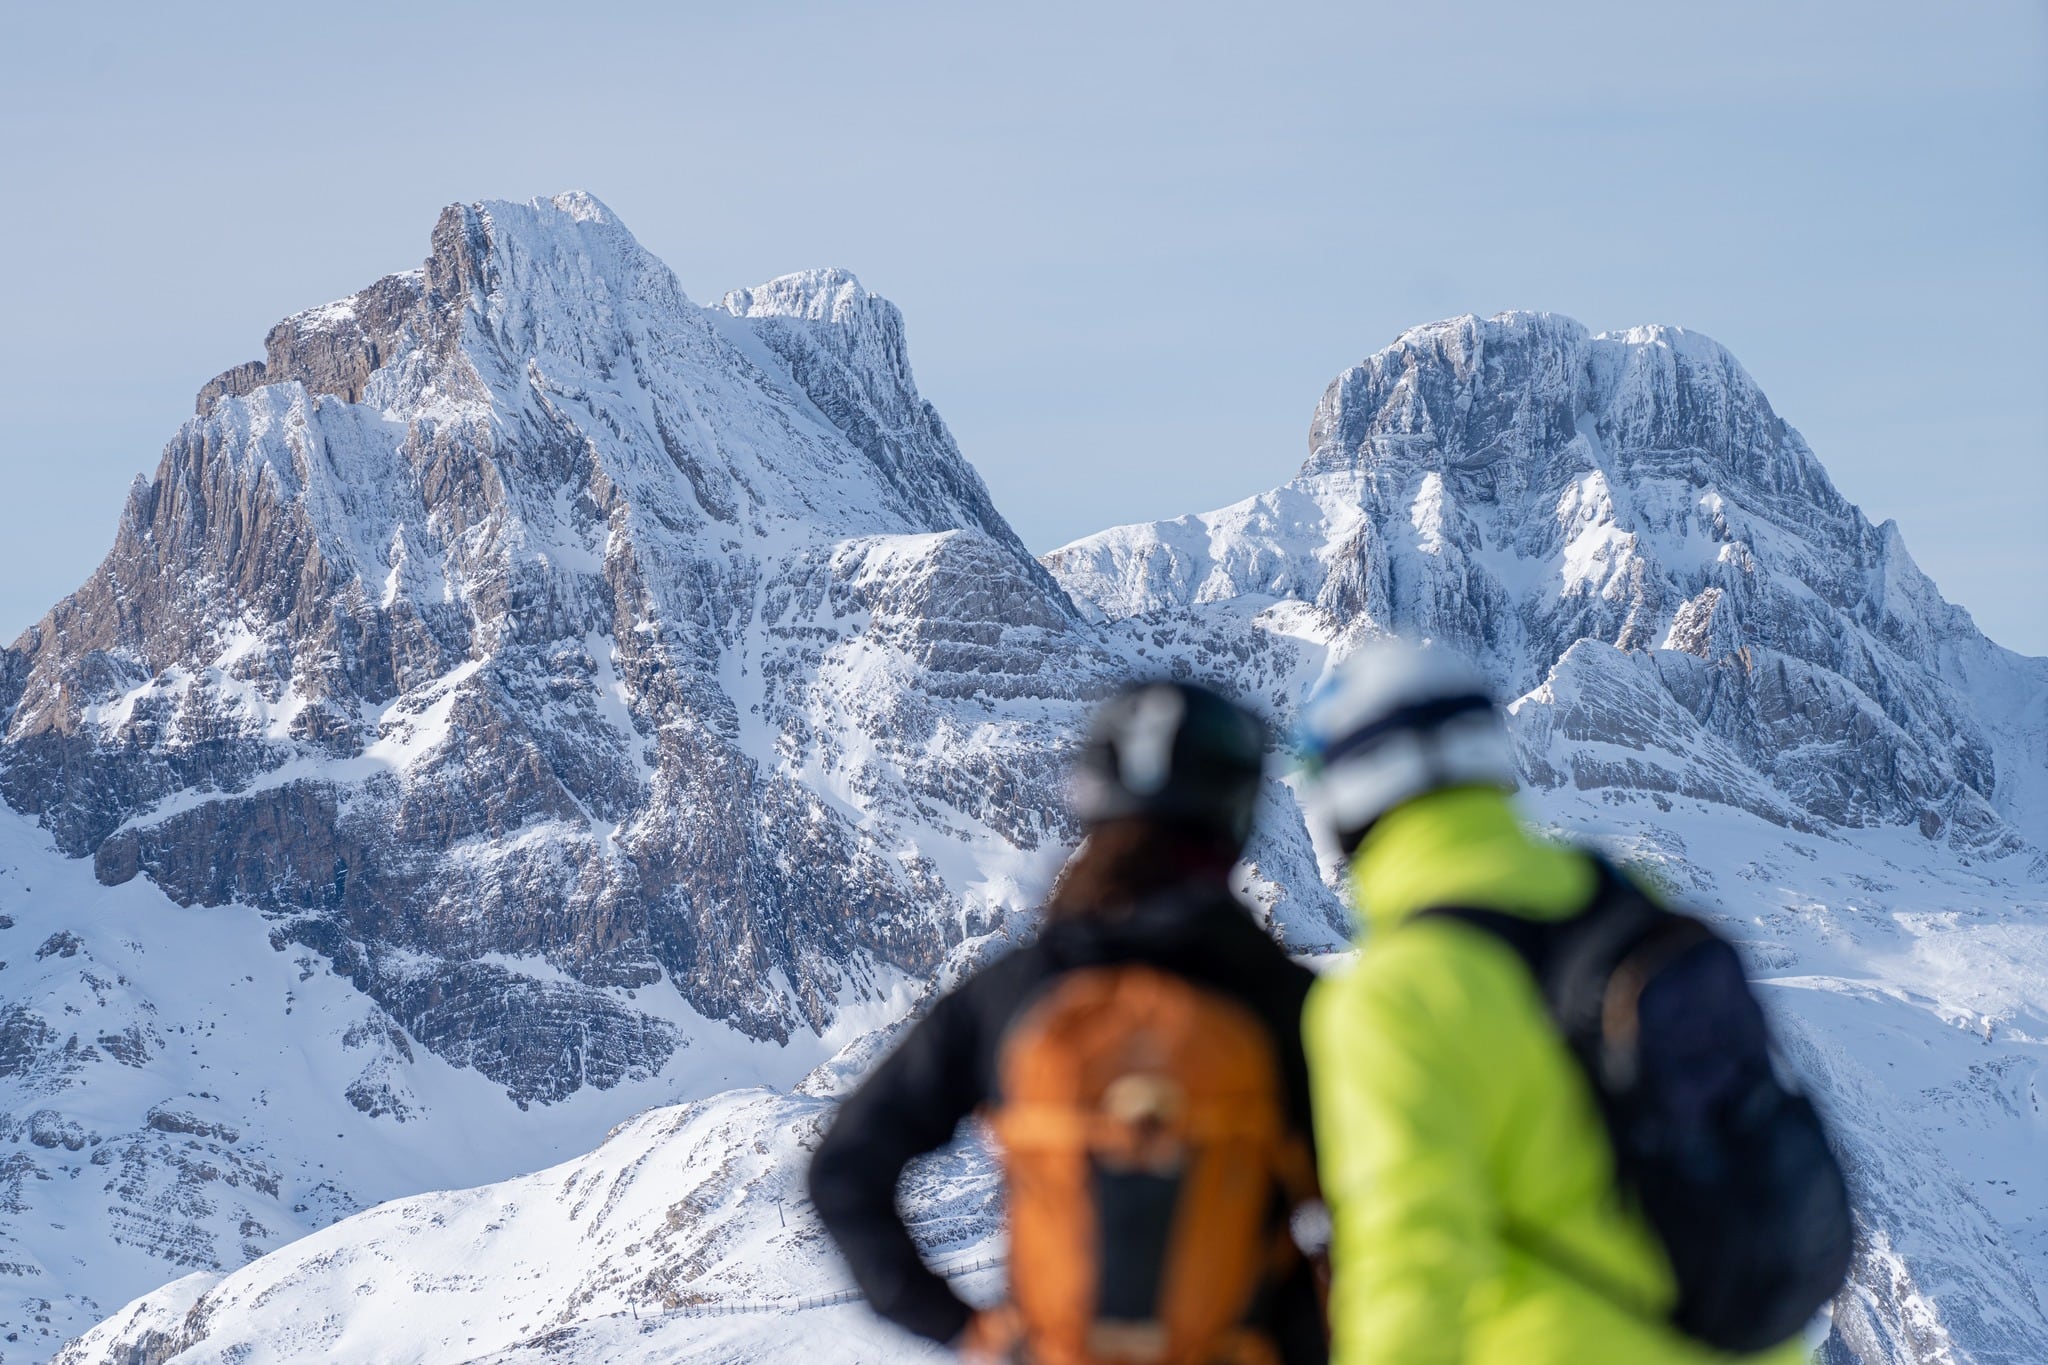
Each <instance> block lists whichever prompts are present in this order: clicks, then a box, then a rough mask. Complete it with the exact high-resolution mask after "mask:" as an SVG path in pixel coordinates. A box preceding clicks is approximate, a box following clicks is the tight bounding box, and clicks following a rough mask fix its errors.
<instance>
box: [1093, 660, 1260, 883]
mask: <svg viewBox="0 0 2048 1365" xmlns="http://www.w3.org/2000/svg"><path fill="white" fill-rule="evenodd" d="M1265 756H1266V726H1265V724H1264V722H1262V721H1261V720H1259V718H1258V717H1257V716H1254V715H1253V714H1252V713H1251V712H1249V711H1247V710H1245V709H1244V708H1243V707H1241V706H1238V705H1236V704H1234V703H1232V702H1228V701H1225V700H1224V699H1223V698H1222V697H1219V696H1217V695H1216V694H1215V693H1214V692H1211V691H1209V690H1208V689H1207V688H1205V687H1196V686H1194V685H1193V684H1191V683H1178V682H1152V683H1141V684H1139V685H1138V686H1135V687H1132V688H1129V689H1128V690H1126V691H1124V692H1122V693H1120V694H1118V695H1117V696H1115V697H1112V698H1111V699H1110V700H1109V701H1107V702H1104V703H1103V704H1102V707H1101V708H1100V709H1099V710H1097V711H1096V713H1095V718H1094V721H1093V723H1092V724H1091V725H1090V726H1089V730H1088V738H1087V741H1086V742H1085V743H1083V744H1082V746H1081V753H1080V756H1079V757H1078V758H1077V759H1076V760H1075V762H1074V772H1073V780H1072V784H1071V787H1070V804H1071V805H1072V807H1073V811H1074V815H1075V818H1077V819H1078V820H1080V821H1081V823H1082V824H1084V825H1096V824H1101V823H1102V822H1103V821H1105V820H1122V819H1148V820H1159V821H1163V822H1166V823H1170V824H1178V825H1186V826H1190V827H1192V828H1197V829H1201V830H1204V831H1206V832H1209V833H1213V834H1216V835H1218V836H1219V837H1221V838H1224V839H1228V840H1230V841H1231V842H1232V844H1233V845H1234V846H1235V847H1237V848H1243V847H1244V843H1245V840H1246V839H1248V838H1249V837H1250V836H1251V830H1252V809H1253V807H1254V806H1255V805H1256V804H1257V803H1258V798H1259V777H1260V774H1261V772H1262V771H1263V769H1264V766H1265Z"/></svg>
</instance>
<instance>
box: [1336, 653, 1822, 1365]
mask: <svg viewBox="0 0 2048 1365" xmlns="http://www.w3.org/2000/svg"><path fill="white" fill-rule="evenodd" d="M1305 729H1306V730H1307V734H1308V740H1309V745H1310V748H1311V750H1312V752H1314V753H1315V754H1316V755H1317V759H1318V763H1317V771H1316V774H1315V777H1314V779H1313V781H1312V783H1311V791H1310V795H1311V801H1312V804H1313V805H1316V806H1319V807H1320V808H1321V814H1322V816H1323V818H1324V820H1325V821H1326V823H1327V824H1328V825H1329V826H1330V827H1331V828H1332V829H1333V831H1334V832H1335V833H1336V835H1337V837H1338V840H1339V842H1340V844H1341V846H1342V847H1343V848H1344V850H1345V852H1346V854H1347V855H1348V856H1349V857H1350V858H1351V888H1352V895H1353V899H1354V903H1355V906H1356V908H1357V910H1358V912H1359V913H1360V916H1361V918H1362V920H1363V926H1364V930H1365V933H1364V943H1363V948H1362V951H1361V952H1360V954H1359V957H1358V959H1357V962H1356V964H1355V965H1354V966H1353V967H1352V968H1350V969H1349V970H1344V971H1339V972H1334V973H1332V974H1330V975H1328V976H1326V977H1324V978H1323V979H1322V980H1320V981H1319V982H1318V983H1317V985H1316V987H1315V988H1314V990H1313V991H1312V992H1311V993H1310V997H1309V1003H1308V1006H1307V1009H1306V1011H1305V1013H1304V1017H1303V1034H1304V1040H1305V1043H1306V1047H1307V1053H1308V1059H1309V1069H1310V1084H1311V1089H1312V1093H1313V1096H1314V1104H1315V1126H1316V1136H1317V1141H1318V1147H1319V1152H1320V1158H1319V1159H1320V1163H1321V1167H1322V1180H1323V1189H1324V1194H1325V1198H1326V1199H1327V1201H1328V1203H1329V1207H1330V1213H1331V1219H1332V1225H1333V1232H1332V1237H1333V1240H1332V1245H1331V1260H1332V1270H1333V1278H1332V1283H1331V1292H1330V1319H1331V1332H1332V1348H1333V1349H1332V1353H1331V1359H1332V1360H1333V1361H1335V1362H1338V1363H1339V1365H1372V1363H1373V1362H1382V1361H1384V1362H1388V1363H1389V1365H1393V1363H1394V1362H1398V1363H1399V1365H1435V1363H1436V1362H1443V1365H1452V1362H1457V1363H1458V1365H1650V1363H1651V1362H1673V1363H1674V1365H1689V1363H1690V1362H1707V1361H1727V1360H1731V1359H1738V1357H1730V1356H1727V1355H1725V1354H1722V1353H1720V1352H1717V1351H1714V1350H1711V1349H1709V1348H1707V1347H1705V1346H1703V1345H1701V1344H1699V1343H1697V1342H1695V1341H1693V1340H1692V1339H1690V1338H1688V1337H1686V1336H1683V1335H1681V1334H1680V1333H1679V1332H1678V1330H1677V1329H1676V1328H1674V1327H1672V1326H1671V1325H1670V1324H1669V1322H1668V1315H1669V1313H1670V1311H1671V1308H1672V1306H1673V1303H1674V1300H1675V1298H1676V1294H1677V1287H1676V1281H1675V1279H1674V1276H1673V1274H1672V1271H1671V1268H1670V1263H1669V1261H1668V1259H1667V1257H1666V1256H1665V1253H1664V1251H1663V1247H1662V1245H1661V1243H1660V1242H1659V1240H1658V1238H1657V1235H1656V1233H1655V1232H1654V1231H1653V1230H1652V1228H1651V1227H1650V1226H1649V1224H1648V1222H1647V1221H1646V1220H1645V1219H1644V1218H1643V1217H1642V1215H1641V1214H1639V1213H1638V1212H1636V1211H1635V1210H1634V1209H1633V1208H1632V1207H1630V1206H1629V1205H1628V1204H1627V1203H1625V1201H1624V1199H1623V1197H1622V1195H1621V1193H1620V1191H1619V1188H1618V1185H1617V1181H1616V1178H1615V1160H1614V1155H1613V1150H1612V1147H1611V1144H1610V1142H1609V1140H1608V1138H1607V1134H1606V1131H1605V1128H1604V1126H1603V1124H1602V1121H1601V1117H1600V1114H1599V1111H1598V1108H1597V1106H1596V1101H1595V1098H1594V1095H1593V1091H1592V1086H1591V1083H1590V1082H1589V1080H1588V1079H1587V1077H1586V1075H1585V1073H1584V1071H1583V1070H1582V1069H1581V1068H1580V1066H1579V1064H1578V1063H1577V1062H1576V1060H1575V1059H1574V1058H1573V1056H1572V1054H1571V1053H1570V1051H1569V1050H1568V1048H1567V1046H1566V1044H1565V1042H1564V1041H1563V1039H1562V1037H1561V1036H1560V1034H1559V1033H1558V1031H1557V1029H1556V1028H1555V1027H1554V1026H1553V1024H1552V1022H1551V1019H1550V1016H1549V1015H1548V1013H1547V1012H1546V1009H1545V1006H1544V1003H1543V1000H1542V998H1541V996H1540V995H1539V993H1538V988H1537V986H1536V984H1535V981H1534V979H1533V978H1532V976H1531V975H1530V973H1529V971H1528V969H1527V968H1526V967H1525V965H1524V964H1523V962H1522V960H1521V959H1520V958H1519V957H1518V956H1517V955H1516V954H1515V952H1514V951H1513V950H1512V949H1511V948H1509V947H1508V946H1507V944H1506V943H1504V942H1503V941H1501V940H1500V939H1499V938H1498V937H1497V936H1495V935H1492V934H1489V933H1486V932H1483V931H1481V930H1478V929H1475V928H1474V927H1472V926H1471V925H1468V924H1465V923H1461V922H1458V921H1455V920H1451V919H1444V918H1436V917H1431V918H1427V919H1423V920H1419V921H1416V922H1414V923H1409V922H1408V921H1410V920H1411V918H1412V917H1414V916H1415V915H1416V913H1417V912H1418V911H1421V910H1423V909H1425V908H1428V907H1431V906H1438V905H1460V906H1470V907H1476V908H1480V909H1491V910H1498V911H1504V912H1506V913H1508V914H1511V915H1515V916H1521V917H1526V918H1528V919H1532V920H1561V919H1565V918H1567V917H1570V916H1572V915H1574V914H1576V913H1578V912H1579V911H1580V910H1582V909H1583V908H1584V907H1585V906H1586V905H1587V904H1588V902H1589V900H1590V899H1591V898H1592V896H1593V894H1594V890H1595V884H1596V877H1597V872H1596V870H1595V868H1594V865H1593V864H1592V862H1591V861H1590V860H1589V859H1588V858H1587V857H1586V856H1585V855H1583V854H1582V853H1579V852H1576V851H1574V850H1571V849H1568V848H1564V847H1560V846H1555V845H1552V844H1548V843H1545V842H1541V841H1539V840H1537V839H1535V838H1532V837H1531V836H1530V834H1529V833H1528V832H1527V831H1526V830H1525V829H1524V827H1523V825H1522V823H1521V821H1520V820H1519V819H1518V818H1517V817H1516V814H1515V810H1514V808H1513V805H1512V802H1511V801H1510V792H1511V791H1512V790H1513V788H1514V786H1515V773H1514V763H1513V758H1512V751H1511V749H1510V747H1509V742H1508V738H1507V735H1506V731H1505V728H1504V726H1503V725H1502V723H1501V718H1500V713H1499V710H1498V708H1497V706H1496V705H1495V704H1494V702H1493V699H1492V697H1491V696H1490V694H1489V691H1488V688H1487V686H1486V684H1485V683H1484V681H1483V679H1481V678H1480V677H1479V675H1478V674H1477V672H1476V671H1475V670H1473V669H1472V668H1471V667H1470V666H1469V665H1467V664H1465V663H1463V662H1462V661H1461V660H1458V659H1457V658H1456V656H1454V655H1452V654H1450V653H1448V652H1447V651H1443V650H1439V649H1420V648H1416V647H1414V646H1409V645H1403V644H1398V643H1390V644H1386V645H1381V646H1375V647H1371V648H1369V649H1368V650H1366V651H1363V652H1362V653H1361V654H1360V655H1357V656H1354V657H1353V659H1352V660H1350V661H1348V662H1347V665H1346V667H1345V668H1344V669H1343V670H1341V671H1340V674H1339V676H1338V677H1337V678H1336V679H1335V680H1334V682H1333V684H1332V685H1331V686H1330V687H1328V688H1326V689H1325V690H1324V691H1323V693H1322V694H1321V695H1320V696H1319V697H1318V698H1317V700H1316V701H1314V702H1312V703H1311V705H1310V706H1309V707H1308V708H1307V711H1306V713H1305ZM1510 1229H1514V1230H1515V1231H1513V1232H1511V1231H1510ZM1566 1267H1569V1269H1567V1268H1566ZM1801 1358H1802V1355H1801V1348H1800V1346H1799V1343H1798V1342H1797V1341H1796V1340H1795V1341H1793V1342H1788V1343H1786V1344H1785V1345H1784V1346H1782V1347H1780V1348H1777V1349H1775V1350H1773V1351H1770V1352H1766V1353H1763V1354H1761V1355H1752V1356H1745V1357H1739V1359H1742V1360H1745V1361H1755V1362H1769V1363H1770V1365H1781V1362H1793V1361H1798V1360H1800V1359H1801Z"/></svg>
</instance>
